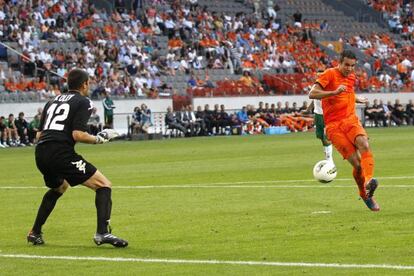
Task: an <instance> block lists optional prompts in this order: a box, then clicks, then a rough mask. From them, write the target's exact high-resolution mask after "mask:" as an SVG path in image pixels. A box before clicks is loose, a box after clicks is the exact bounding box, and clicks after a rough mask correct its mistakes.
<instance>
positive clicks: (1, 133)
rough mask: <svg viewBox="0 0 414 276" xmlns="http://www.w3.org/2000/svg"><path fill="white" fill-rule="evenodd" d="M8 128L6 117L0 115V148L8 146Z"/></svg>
mask: <svg viewBox="0 0 414 276" xmlns="http://www.w3.org/2000/svg"><path fill="white" fill-rule="evenodd" d="M8 139H9V128H8V127H7V123H6V118H4V116H0V148H8V147H9V145H8V144H7V141H8Z"/></svg>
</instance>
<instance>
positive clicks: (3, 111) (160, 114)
mask: <svg viewBox="0 0 414 276" xmlns="http://www.w3.org/2000/svg"><path fill="white" fill-rule="evenodd" d="M358 95H359V96H363V97H367V98H368V99H369V101H370V102H372V101H373V100H374V99H378V100H383V101H385V102H386V101H391V102H392V103H394V101H395V100H396V99H399V100H400V102H401V103H402V104H405V103H408V100H410V99H412V100H414V93H393V94H390V93H369V94H368V93H366V94H358ZM279 101H280V102H282V103H283V105H284V103H285V102H286V101H288V102H289V103H290V105H292V103H293V102H296V103H297V105H298V106H299V107H300V106H301V105H302V102H303V101H309V99H308V96H307V95H292V96H261V97H214V98H193V106H194V109H195V108H196V107H197V106H198V105H201V106H204V105H205V104H209V105H210V109H213V107H214V105H215V104H224V105H225V107H226V110H228V111H229V112H234V111H238V110H240V108H241V107H242V106H245V105H248V104H253V105H255V106H256V107H257V106H258V104H259V102H264V103H269V104H272V103H275V104H276V103H277V102H279ZM93 103H94V105H95V106H96V108H97V109H98V115H99V116H100V118H101V122H103V107H102V101H93ZM142 103H145V104H146V105H147V106H148V107H149V108H150V109H151V111H152V113H153V115H152V122H153V124H154V125H153V127H152V128H151V129H150V132H152V133H153V132H156V133H165V131H166V130H165V125H164V115H165V113H166V110H167V107H168V106H172V105H173V102H172V99H138V100H114V104H115V106H116V109H115V113H114V128H115V129H117V130H118V131H120V132H121V133H127V132H128V121H127V118H128V116H129V117H131V115H132V112H133V110H134V107H135V106H138V105H141V104H142ZM44 105H45V102H32V103H1V104H0V115H2V116H8V115H9V114H10V113H13V114H14V115H15V116H16V117H17V114H18V113H19V112H21V111H23V112H24V113H25V117H26V118H27V120H31V119H32V118H33V116H34V115H35V114H36V113H37V109H38V108H39V107H43V106H44ZM357 114H358V115H359V116H360V117H361V114H363V106H362V105H360V106H359V107H358V109H357ZM130 119H131V118H130ZM361 119H362V120H363V116H362V117H361Z"/></svg>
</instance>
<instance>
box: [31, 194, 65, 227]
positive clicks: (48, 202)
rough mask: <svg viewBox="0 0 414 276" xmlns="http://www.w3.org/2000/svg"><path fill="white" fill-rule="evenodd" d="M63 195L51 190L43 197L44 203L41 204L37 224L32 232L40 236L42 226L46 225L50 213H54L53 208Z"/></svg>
mask: <svg viewBox="0 0 414 276" xmlns="http://www.w3.org/2000/svg"><path fill="white" fill-rule="evenodd" d="M61 196H62V194H61V193H59V192H56V191H53V190H49V191H47V192H46V193H45V195H44V196H43V200H42V203H41V204H40V207H39V210H38V211H37V216H36V220H35V223H34V225H33V228H32V231H33V232H34V233H35V234H40V232H41V231H42V226H43V224H45V222H46V220H47V218H48V217H49V215H50V213H52V211H53V208H55V205H56V201H57V200H58V199H59V197H61Z"/></svg>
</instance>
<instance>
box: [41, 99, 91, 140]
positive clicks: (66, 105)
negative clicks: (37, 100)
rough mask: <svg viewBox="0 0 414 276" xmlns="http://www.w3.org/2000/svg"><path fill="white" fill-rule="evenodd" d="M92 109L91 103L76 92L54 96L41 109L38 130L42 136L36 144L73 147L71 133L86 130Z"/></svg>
mask: <svg viewBox="0 0 414 276" xmlns="http://www.w3.org/2000/svg"><path fill="white" fill-rule="evenodd" d="M92 108H93V103H92V101H91V100H90V99H89V98H88V97H85V96H82V95H80V94H79V93H78V92H76V91H69V92H68V93H64V94H62V95H59V96H56V97H55V98H54V99H53V100H51V101H49V102H48V103H47V104H46V105H45V107H44V109H43V113H42V117H41V119H40V128H39V130H40V131H42V134H41V135H40V138H39V142H38V143H39V144H42V143H46V142H62V144H66V145H70V146H72V147H73V146H74V145H75V143H76V142H75V140H73V137H72V131H74V130H80V131H87V130H88V127H87V122H88V120H89V117H90V116H91V113H92Z"/></svg>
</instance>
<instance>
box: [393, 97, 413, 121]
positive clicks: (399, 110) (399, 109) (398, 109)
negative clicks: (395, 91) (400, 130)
mask: <svg viewBox="0 0 414 276" xmlns="http://www.w3.org/2000/svg"><path fill="white" fill-rule="evenodd" d="M393 113H394V115H395V117H397V119H398V121H400V122H401V123H400V124H402V123H403V122H406V124H407V125H409V124H410V119H409V117H408V115H407V113H406V112H405V109H404V107H403V105H402V104H401V103H400V100H398V99H396V100H395V103H394V110H393Z"/></svg>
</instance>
